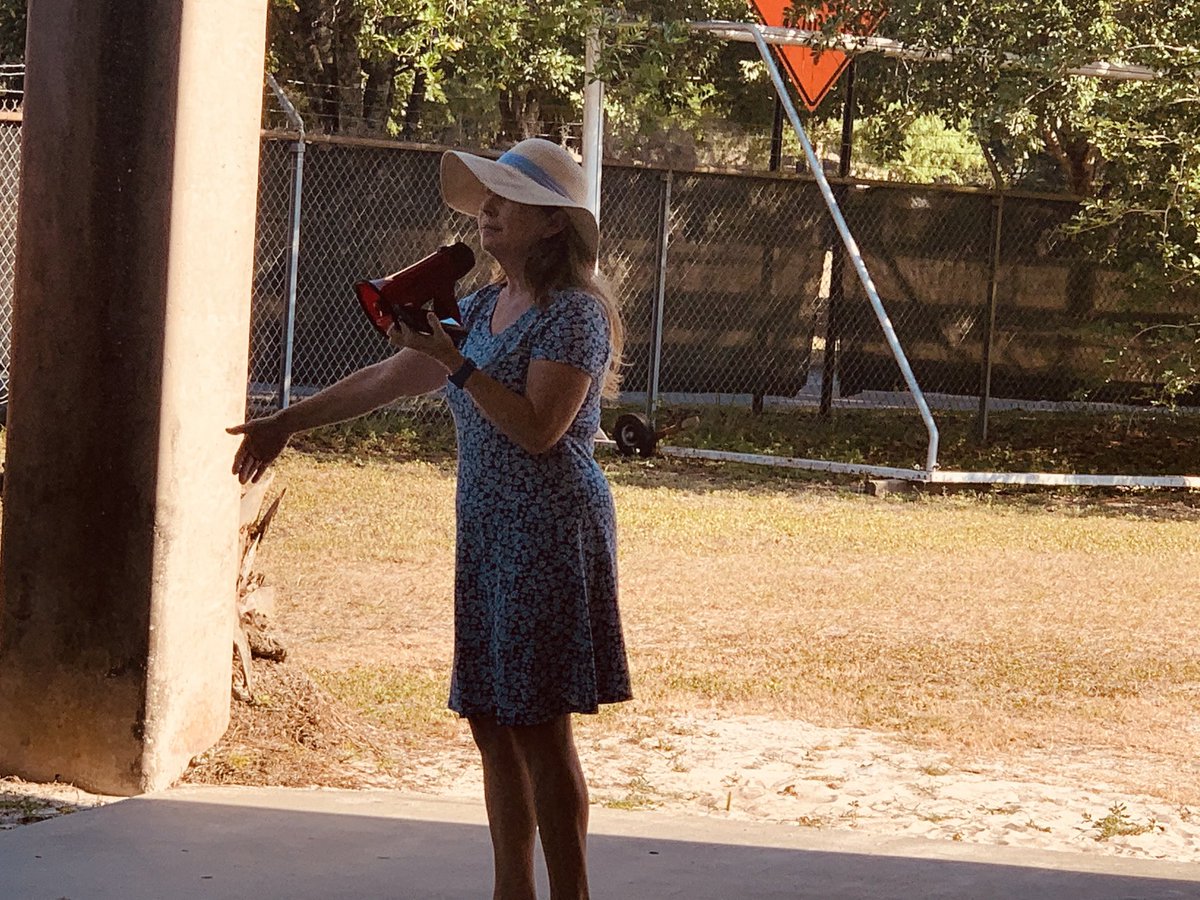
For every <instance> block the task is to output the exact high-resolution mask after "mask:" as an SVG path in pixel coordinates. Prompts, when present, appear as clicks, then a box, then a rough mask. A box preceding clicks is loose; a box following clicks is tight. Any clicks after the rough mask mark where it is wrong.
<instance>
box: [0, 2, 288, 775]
mask: <svg viewBox="0 0 1200 900" xmlns="http://www.w3.org/2000/svg"><path fill="white" fill-rule="evenodd" d="M265 25H266V0H31V2H30V3H29V36H28V47H27V79H26V95H25V105H24V113H25V121H24V139H23V140H24V143H23V147H22V152H23V166H24V168H23V172H22V179H21V194H20V213H19V220H18V251H17V267H16V285H15V297H14V302H13V351H12V364H11V368H12V382H11V387H12V401H11V405H10V408H9V432H8V442H7V458H6V461H5V478H4V502H3V532H2V541H0V586H2V589H3V595H2V599H0V604H2V609H0V774H15V775H18V776H21V777H23V778H26V779H34V780H50V779H60V780H63V781H69V782H73V783H75V784H77V785H79V786H81V787H84V788H88V789H91V790H94V791H103V792H109V793H119V794H131V793H138V792H141V791H147V790H155V789H158V788H161V787H165V786H166V785H168V784H169V783H170V782H171V781H172V780H173V779H174V778H176V777H177V776H178V775H179V773H180V772H181V771H182V770H183V768H184V767H185V766H186V765H187V762H188V760H189V759H190V758H191V757H192V756H194V755H195V754H196V753H198V752H200V751H201V750H203V749H205V748H207V747H209V746H211V744H212V743H214V742H215V741H216V740H217V739H219V737H220V736H221V734H222V733H223V731H224V729H225V728H226V726H227V724H228V716H229V690H230V683H229V682H230V674H231V661H230V660H231V656H230V654H231V646H232V644H231V639H232V634H233V631H232V628H233V611H232V610H233V604H234V589H235V582H236V577H237V564H238V560H237V506H238V487H237V483H236V479H234V478H233V477H232V476H231V475H230V473H229V467H230V463H231V460H232V454H233V451H234V447H235V446H236V443H235V441H234V439H233V438H231V437H229V436H228V435H226V434H225V433H224V430H223V429H224V428H225V426H227V425H229V424H230V423H231V422H238V421H241V418H242V416H243V413H244V409H245V388H246V360H247V339H248V333H249V292H250V284H251V267H252V262H253V248H254V217H255V196H256V192H257V173H258V150H259V140H258V133H259V124H260V111H261V104H262V79H263V53H264V45H265Z"/></svg>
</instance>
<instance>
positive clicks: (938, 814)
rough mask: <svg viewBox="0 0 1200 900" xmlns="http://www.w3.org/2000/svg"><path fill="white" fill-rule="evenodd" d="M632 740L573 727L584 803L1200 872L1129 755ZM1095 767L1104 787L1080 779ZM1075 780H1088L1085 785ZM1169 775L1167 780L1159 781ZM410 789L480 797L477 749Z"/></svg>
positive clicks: (774, 735)
mask: <svg viewBox="0 0 1200 900" xmlns="http://www.w3.org/2000/svg"><path fill="white" fill-rule="evenodd" d="M646 725H647V727H646V728H645V729H642V730H640V731H639V733H638V734H637V735H635V736H632V737H627V738H617V737H611V736H607V737H602V738H592V737H589V736H588V734H587V729H586V726H584V727H582V728H578V729H577V739H578V743H579V749H580V756H581V759H582V761H583V766H584V770H585V772H586V773H587V775H588V781H589V784H590V786H591V792H592V802H593V803H597V804H602V805H606V806H615V807H621V808H627V809H638V808H644V809H661V810H666V811H670V812H674V813H679V814H687V815H700V816H713V817H717V818H722V819H732V820H746V821H758V822H777V823H786V824H792V825H796V826H797V827H804V828H821V829H852V830H854V831H857V832H859V833H866V834H877V835H905V836H909V837H927V838H931V839H941V840H953V841H972V842H978V843H985V844H1003V845H1009V846H1016V847H1036V848H1039V849H1043V850H1058V851H1065V852H1084V853H1101V854H1113V855H1118V856H1130V857H1142V858H1162V859H1172V860H1177V861H1188V862H1200V809H1189V808H1188V807H1185V806H1182V805H1179V804H1173V803H1170V802H1168V801H1166V800H1162V799H1157V798H1152V797H1142V796H1135V795H1130V794H1128V793H1125V792H1123V791H1122V790H1121V788H1120V787H1119V785H1120V783H1121V779H1120V778H1119V776H1120V775H1121V774H1122V773H1125V774H1132V773H1133V772H1135V771H1138V772H1140V774H1142V775H1143V776H1144V775H1145V774H1146V772H1145V764H1144V762H1143V761H1140V760H1137V759H1115V758H1108V759H1101V758H1099V757H1098V755H1097V754H1094V753H1088V752H1086V751H1075V752H1061V753H1058V754H1054V755H1049V754H1048V755H1046V756H1044V757H1043V758H1040V759H1039V758H1036V757H1029V758H1028V761H1027V762H1025V763H1023V764H1020V765H1017V764H1012V763H1008V762H1006V763H1004V764H1003V765H971V766H966V767H964V766H963V765H961V764H958V765H956V764H954V763H953V762H951V760H950V759H949V758H948V757H946V756H944V755H940V754H937V753H927V752H918V751H915V750H913V749H912V748H911V747H909V746H906V745H905V744H904V743H902V742H901V741H900V740H898V739H890V738H889V737H887V736H886V735H880V734H877V733H874V732H869V731H861V730H854V729H833V728H817V727H814V726H812V725H808V724H806V723H804V722H796V721H786V720H779V719H773V718H770V717H766V716H744V717H736V718H730V717H722V718H720V719H715V718H691V717H689V718H676V719H673V720H671V721H670V722H669V723H668V724H667V726H666V727H665V728H664V727H662V725H660V724H655V723H651V722H649V721H648V722H647V723H646ZM1097 771H1108V772H1111V773H1112V774H1113V776H1114V778H1113V780H1112V781H1111V782H1097V781H1092V782H1090V783H1083V782H1084V780H1085V777H1091V778H1093V779H1094V777H1095V776H1094V773H1095V772H1097ZM1084 773H1092V774H1091V775H1090V776H1085V775H1084ZM1167 777H1170V773H1167ZM401 781H402V786H403V787H404V788H405V789H408V790H419V791H423V792H428V793H433V794H439V795H443V796H454V797H459V798H478V799H482V796H483V785H482V780H481V778H480V775H479V770H478V766H477V765H476V763H475V757H474V750H473V748H472V747H471V746H470V745H469V742H468V741H467V740H466V739H464V741H463V742H462V743H461V744H459V745H457V746H455V747H454V748H452V749H451V750H450V751H449V752H441V753H439V754H438V755H437V756H432V755H431V756H428V757H425V758H418V759H415V760H413V762H412V766H411V770H410V773H409V775H408V776H406V777H404V778H403V779H402V780H401Z"/></svg>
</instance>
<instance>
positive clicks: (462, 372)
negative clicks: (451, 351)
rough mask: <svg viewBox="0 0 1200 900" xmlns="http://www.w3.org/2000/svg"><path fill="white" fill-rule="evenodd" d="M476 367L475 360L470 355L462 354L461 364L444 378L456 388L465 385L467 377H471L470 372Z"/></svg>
mask: <svg viewBox="0 0 1200 900" xmlns="http://www.w3.org/2000/svg"><path fill="white" fill-rule="evenodd" d="M475 369H476V367H475V361H474V360H473V359H471V358H470V357H467V356H464V357H463V361H462V365H461V366H459V367H458V368H457V369H455V370H454V371H453V372H451V373H450V374H449V375H447V376H446V380H447V381H449V382H450V383H451V384H452V385H454V386H455V387H457V388H464V387H466V386H467V379H468V378H470V377H471V373H472V372H474V371H475Z"/></svg>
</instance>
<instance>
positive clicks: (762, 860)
mask: <svg viewBox="0 0 1200 900" xmlns="http://www.w3.org/2000/svg"><path fill="white" fill-rule="evenodd" d="M481 806H482V804H474V803H471V804H465V803H462V802H460V801H449V800H435V799H429V798H425V797H419V796H415V795H411V794H398V793H392V792H382V791H374V792H355V791H324V790H322V791H297V790H291V791H289V790H281V789H255V788H198V787H188V788H178V789H175V790H171V791H167V792H164V793H162V794H157V795H153V796H146V797H138V798H134V799H131V800H123V801H120V802H118V803H113V804H111V805H109V806H104V807H100V808H97V809H90V810H85V811H82V812H77V813H74V814H72V815H67V816H60V817H58V818H55V819H51V820H49V821H47V822H42V823H40V824H37V825H27V826H24V827H21V828H17V829H15V830H13V831H8V832H3V833H0V898H4V900H63V898H66V900H110V898H111V900H175V898H192V897H196V898H204V900H245V898H255V900H274V898H286V900H339V898H415V900H426V898H429V900H440V898H447V900H449V898H455V900H457V898H471V900H486V898H487V897H489V896H490V884H491V854H490V849H489V843H488V836H487V829H486V827H485V824H484V819H483V813H482V808H481ZM590 857H591V867H592V883H593V895H594V896H595V897H596V898H598V900H603V898H612V900H664V898H688V900H741V898H746V900H750V898H754V900H758V898H813V900H851V898H855V900H858V898H866V900H885V898H896V900H901V898H903V900H925V898H929V900H934V898H956V900H957V898H970V900H992V898H996V900H999V898H1004V900H1018V898H1019V900H1031V898H1046V900H1132V898H1137V900H1160V898H1161V900H1165V898H1181V897H1182V898H1198V900H1200V866H1198V865H1187V864H1182V863H1169V862H1153V861H1146V860H1133V859H1124V858H1116V857H1109V856H1101V855H1096V854H1086V855H1085V854H1064V853H1048V852H1031V851H1028V850H1014V849H1011V848H1004V847H988V846H982V845H973V844H969V843H953V842H935V841H923V840H915V839H879V838H871V837H869V836H866V835H861V834H856V833H853V832H844V831H817V830H812V829H802V828H795V827H788V826H774V825H751V824H745V823H737V822H730V821H723V820H720V819H715V818H700V817H697V818H678V817H669V816H664V815H660V814H657V813H653V812H623V811H617V810H605V809H595V810H593V816H592V838H591V842H590ZM541 896H542V897H547V896H548V893H547V891H546V886H545V881H544V878H543V880H542V886H541Z"/></svg>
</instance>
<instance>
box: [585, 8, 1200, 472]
mask: <svg viewBox="0 0 1200 900" xmlns="http://www.w3.org/2000/svg"><path fill="white" fill-rule="evenodd" d="M689 27H690V29H691V30H692V31H694V32H703V33H708V34H711V35H713V36H715V37H717V38H718V39H722V40H733V41H741V42H753V43H754V44H755V46H756V47H757V49H758V52H759V56H760V57H761V58H762V61H763V63H764V64H765V65H766V67H767V71H768V73H769V75H770V78H771V83H772V85H773V87H774V88H775V93H776V95H777V96H778V98H779V101H780V104H781V106H782V108H783V111H784V113H785V115H786V116H787V119H788V121H789V123H790V124H791V126H792V129H793V130H794V131H795V134H796V137H797V139H798V140H799V142H800V145H801V147H802V148H803V150H804V156H805V159H806V161H807V163H808V168H809V171H810V173H811V174H812V176H813V178H814V179H815V181H816V183H817V186H818V188H819V190H820V192H821V196H822V198H823V200H824V202H825V206H826V208H827V209H828V212H829V215H830V217H831V218H832V220H833V223H834V225H835V226H836V228H837V232H838V235H839V237H840V238H841V241H842V244H843V245H844V247H845V250H846V254H847V257H848V259H849V260H850V262H851V263H852V265H853V266H854V271H855V274H856V275H857V277H858V280H859V282H860V283H861V285H862V288H863V291H864V292H865V293H866V295H867V298H868V300H869V301H870V304H871V309H872V311H873V312H874V314H875V318H876V319H877V321H878V323H879V326H880V328H881V330H882V332H883V336H884V338H885V340H886V341H887V345H888V348H889V349H890V351H891V353H892V356H893V358H894V359H895V361H896V364H897V365H898V366H899V368H900V372H901V374H902V375H903V377H904V382H905V386H906V387H907V388H908V390H909V392H910V393H911V395H912V397H913V401H914V403H915V405H916V407H917V411H918V413H919V414H920V418H921V422H922V424H923V425H924V427H925V431H926V434H927V444H926V451H925V465H924V468H920V469H915V468H914V469H902V468H896V467H890V466H873V465H867V464H855V463H839V462H834V461H831V460H820V459H806V458H801V457H781V456H769V455H765V454H751V453H736V452H732V451H723V450H702V449H697V448H691V447H673V446H662V447H659V448H658V451H659V452H660V453H662V454H663V455H666V456H674V457H682V458H692V459H707V460H716V461H725V462H738V463H749V464H753V465H768V466H778V467H784V468H794V469H808V470H813V471H824V472H830V473H837V474H848V475H863V476H867V477H875V478H886V479H902V480H904V481H912V482H923V483H930V484H981V485H983V484H1008V485H1031V486H1034V485H1036V486H1078V487H1140V488H1192V489H1194V488H1200V476H1190V475H1157V476H1156V475H1079V474H1063V473H1052V472H966V471H952V470H943V469H941V468H940V467H939V465H938V442H939V433H938V427H937V423H936V421H935V420H934V418H933V413H932V412H931V410H930V408H929V404H928V402H927V401H926V399H925V395H924V393H923V392H922V390H921V386H920V385H919V384H918V382H917V379H916V376H915V375H914V373H913V370H912V366H911V365H910V364H909V361H908V357H907V356H906V354H905V352H904V348H903V346H902V345H901V343H900V339H899V337H898V336H897V334H896V329H895V327H894V326H893V325H892V321H891V319H890V318H889V316H888V313H887V310H886V308H885V307H884V305H883V301H882V299H881V298H880V296H879V292H878V291H877V290H876V288H875V284H874V281H873V280H872V278H871V273H870V272H869V271H868V270H867V266H866V262H865V260H864V259H863V255H862V252H861V250H860V249H859V247H858V243H857V242H856V241H855V238H854V235H853V234H852V233H851V231H850V228H849V226H848V225H847V223H846V219H845V217H844V216H843V214H842V211H841V208H840V206H839V205H838V202H837V198H836V196H835V195H834V191H833V188H832V187H831V186H830V184H829V180H828V179H827V178H826V177H825V173H824V169H823V167H822V165H821V162H820V160H819V159H818V158H817V154H816V151H815V150H814V148H813V145H812V142H811V141H810V140H809V138H808V134H807V132H806V131H805V129H804V125H803V124H802V123H801V121H800V115H799V113H798V111H797V110H796V106H795V104H794V103H793V102H792V99H791V95H790V93H789V91H788V89H787V84H786V82H785V81H784V79H783V75H782V74H781V73H780V70H779V65H778V63H777V61H776V59H775V56H774V55H773V54H772V53H771V49H770V48H771V46H772V45H779V46H810V47H811V46H816V45H818V43H819V42H825V41H827V39H826V38H825V36H823V35H821V34H820V33H817V32H812V31H806V30H802V29H793V28H778V27H771V26H765V25H759V24H756V23H750V22H725V21H711V22H691V23H689ZM832 46H833V47H835V48H836V49H840V50H842V51H843V52H847V53H866V52H876V53H882V54H884V55H887V56H893V57H899V58H905V59H914V60H923V61H928V60H938V59H943V58H948V55H947V54H948V51H937V50H932V51H931V50H926V49H921V48H909V47H906V46H904V45H903V44H900V43H898V42H896V41H890V40H888V39H886V38H877V37H861V36H857V35H848V34H843V35H840V36H838V37H837V38H835V40H834V42H833V44H832ZM598 49H599V38H598V36H597V35H596V34H593V35H591V36H589V39H588V44H587V59H586V69H587V71H588V72H589V73H591V72H593V71H594V63H595V59H596V55H597V53H598ZM1006 63H1007V64H1012V65H1017V64H1019V63H1020V60H1018V59H1016V58H1012V59H1006ZM1067 74H1070V75H1080V76H1086V77H1092V78H1113V79H1121V80H1135V81H1147V80H1152V79H1154V78H1157V77H1159V75H1158V73H1157V72H1155V71H1153V70H1151V69H1148V68H1145V67H1143V66H1130V65H1119V64H1112V63H1107V62H1096V63H1093V64H1091V65H1088V66H1084V67H1080V68H1077V69H1071V70H1069V71H1068V73H1067ZM603 133H604V125H603V85H602V84H601V83H600V82H599V81H597V80H595V79H593V78H590V77H589V81H588V83H587V86H586V88H585V94H584V121H583V158H584V170H585V172H586V173H587V175H588V183H589V202H590V203H591V204H592V208H593V211H594V212H595V213H596V214H597V217H599V214H600V180H601V174H602V172H601V148H602V141H603ZM661 274H662V273H660V277H661ZM656 320H658V321H659V327H661V321H660V317H658V316H656Z"/></svg>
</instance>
